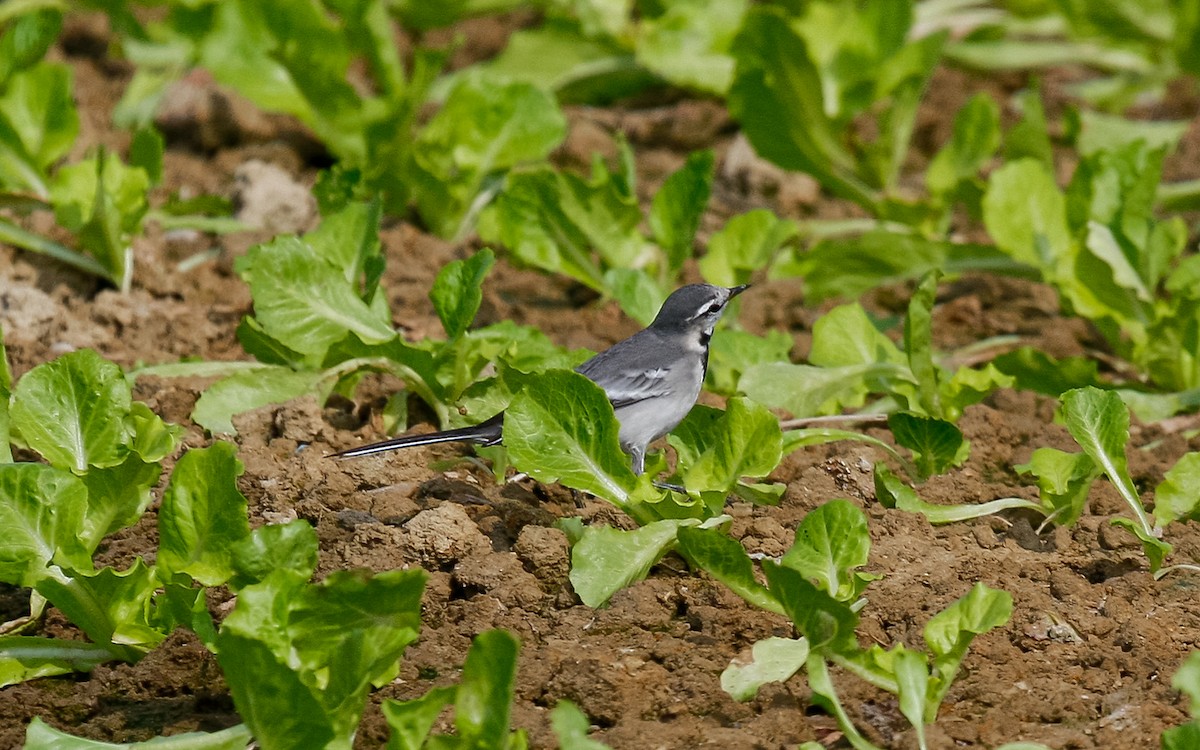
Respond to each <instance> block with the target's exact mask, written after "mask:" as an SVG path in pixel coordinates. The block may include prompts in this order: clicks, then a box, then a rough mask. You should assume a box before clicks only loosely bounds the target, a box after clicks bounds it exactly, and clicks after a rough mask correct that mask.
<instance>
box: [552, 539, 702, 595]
mask: <svg viewBox="0 0 1200 750" xmlns="http://www.w3.org/2000/svg"><path fill="white" fill-rule="evenodd" d="M697 523H698V522H697V521H695V520H691V519H684V520H675V519H667V520H663V521H655V522H653V523H649V524H646V525H644V526H642V527H641V528H638V529H634V530H632V531H623V530H621V529H613V528H610V527H608V526H589V527H587V528H585V529H584V530H583V537H582V538H581V539H580V540H579V541H578V542H576V543H575V546H574V547H572V548H571V576H570V577H571V586H572V587H573V588H574V589H575V593H576V594H578V595H579V598H580V599H582V600H583V603H584V604H586V605H588V606H589V607H599V606H601V605H603V604H604V603H605V602H607V601H608V600H609V599H610V598H611V597H612V595H613V594H615V593H617V592H618V591H620V590H621V589H623V588H625V587H626V586H628V585H630V584H631V583H635V582H637V581H640V580H642V579H643V578H645V577H646V574H647V573H649V572H650V568H651V567H652V566H653V565H654V564H655V563H656V562H658V560H659V559H660V558H661V557H662V556H663V555H664V554H666V553H667V552H668V551H669V550H670V549H671V547H673V546H674V544H675V538H676V536H677V535H678V533H679V530H680V528H682V527H684V526H693V525H696V524H697Z"/></svg>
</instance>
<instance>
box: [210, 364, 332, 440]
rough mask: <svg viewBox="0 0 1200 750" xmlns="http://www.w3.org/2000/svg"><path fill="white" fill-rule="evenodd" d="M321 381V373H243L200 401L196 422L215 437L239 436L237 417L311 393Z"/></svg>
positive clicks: (221, 383)
mask: <svg viewBox="0 0 1200 750" xmlns="http://www.w3.org/2000/svg"><path fill="white" fill-rule="evenodd" d="M321 377H322V373H320V372H313V371H300V372H297V371H295V370H293V369H291V368H290V367H282V366H266V365H264V366H261V367H258V368H256V369H254V370H247V371H245V372H239V373H236V374H234V375H230V376H229V377H227V378H225V379H223V380H219V381H217V382H216V383H213V384H212V385H211V386H209V387H208V388H206V389H205V391H204V393H202V394H200V398H199V399H197V401H196V406H195V408H194V409H193V410H192V419H193V420H194V421H195V422H196V424H198V425H200V426H201V427H203V428H204V429H206V430H208V431H209V432H212V433H214V434H228V435H236V434H237V430H236V429H234V426H233V417H234V415H236V414H241V413H242V412H246V411H250V410H251V409H257V408H258V407H260V406H267V405H268V404H280V403H284V402H285V401H290V400H292V399H293V398H298V397H299V396H303V395H304V394H306V393H310V392H312V391H313V390H314V389H315V388H316V385H317V382H318V381H319V380H320V379H321Z"/></svg>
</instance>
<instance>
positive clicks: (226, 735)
mask: <svg viewBox="0 0 1200 750" xmlns="http://www.w3.org/2000/svg"><path fill="white" fill-rule="evenodd" d="M253 741H254V737H252V736H251V735H250V730H249V729H248V728H246V725H244V724H238V725H237V726H233V727H230V728H229V729H222V730H221V731H220V732H211V733H209V732H187V733H185V734H175V735H171V736H170V737H155V738H154V739H152V740H146V741H145V742H130V743H126V744H122V745H117V744H113V743H111V742H98V741H96V740H88V739H84V738H82V737H74V736H72V735H69V734H67V733H66V732H60V731H59V730H57V729H55V728H54V727H52V726H50V725H49V724H46V723H45V722H44V721H42V720H41V719H39V718H37V717H34V719H33V721H31V722H29V727H28V729H26V731H25V750H143V748H149V749H152V750H245V748H247V747H249V746H250V745H252V744H253Z"/></svg>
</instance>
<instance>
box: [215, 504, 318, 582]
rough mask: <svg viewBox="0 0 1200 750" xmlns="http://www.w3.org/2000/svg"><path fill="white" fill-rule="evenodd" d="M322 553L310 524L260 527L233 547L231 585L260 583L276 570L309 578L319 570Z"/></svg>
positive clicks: (306, 522)
mask: <svg viewBox="0 0 1200 750" xmlns="http://www.w3.org/2000/svg"><path fill="white" fill-rule="evenodd" d="M318 551H319V550H318V543H317V533H316V532H315V531H314V530H313V528H312V526H310V525H309V523H308V521H304V520H297V521H292V522H290V523H285V524H270V525H268V526H259V527H258V528H257V529H254V530H253V531H251V532H250V534H249V536H246V537H243V538H242V539H240V540H239V541H237V542H235V543H234V544H233V547H232V548H231V550H230V552H231V563H232V566H233V570H234V576H233V578H231V579H230V581H229V585H230V586H231V587H233V588H234V589H240V588H244V587H246V586H249V585H250V584H253V583H260V582H262V581H264V580H266V578H267V576H269V575H270V574H271V572H272V571H275V570H287V571H290V572H292V573H295V574H297V576H299V577H304V578H309V577H311V576H312V574H313V571H315V570H316V569H317V555H318Z"/></svg>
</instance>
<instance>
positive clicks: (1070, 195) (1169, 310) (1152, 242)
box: [983, 141, 1200, 412]
mask: <svg viewBox="0 0 1200 750" xmlns="http://www.w3.org/2000/svg"><path fill="white" fill-rule="evenodd" d="M1164 156H1165V150H1164V149H1162V148H1157V149H1156V148H1150V147H1148V146H1147V145H1146V144H1145V142H1143V141H1135V142H1133V143H1131V144H1128V145H1124V146H1118V147H1115V148H1112V149H1108V150H1101V151H1096V152H1094V153H1092V154H1091V155H1089V156H1086V157H1085V158H1084V159H1083V160H1082V161H1081V162H1080V164H1079V166H1078V167H1077V169H1076V170H1075V174H1074V176H1073V178H1072V179H1071V182H1070V185H1069V186H1068V187H1067V189H1066V191H1065V192H1064V191H1063V190H1060V189H1059V188H1058V186H1057V185H1056V184H1055V182H1054V178H1053V175H1052V174H1051V173H1050V172H1049V171H1048V169H1047V168H1046V166H1045V165H1043V164H1042V163H1040V162H1038V161H1035V160H1032V159H1019V160H1017V161H1013V162H1009V163H1008V164H1005V165H1004V166H1003V167H1002V168H1000V169H999V170H997V171H996V172H994V173H993V174H992V176H991V178H990V180H989V183H988V189H987V193H986V195H985V196H984V200H983V209H984V210H983V217H984V223H985V225H986V227H987V230H988V233H989V234H991V236H992V238H993V239H994V240H995V241H996V245H997V247H999V248H1000V250H1002V251H1003V252H1005V253H1007V254H1008V255H1010V256H1011V257H1013V258H1014V259H1015V260H1018V261H1019V262H1021V263H1024V264H1026V265H1029V266H1031V267H1033V268H1036V269H1038V271H1039V273H1040V275H1041V277H1042V278H1043V279H1044V280H1045V281H1046V282H1047V283H1049V284H1050V285H1052V286H1054V287H1055V289H1057V290H1058V292H1059V294H1060V295H1061V297H1062V300H1063V305H1064V307H1066V308H1067V309H1068V310H1069V311H1070V312H1073V313H1074V314H1076V315H1080V316H1082V317H1085V318H1087V319H1088V320H1090V321H1092V322H1093V323H1094V324H1095V326H1096V327H1097V328H1098V329H1099V330H1100V332H1101V333H1102V334H1103V335H1104V336H1105V338H1106V339H1107V340H1108V342H1109V344H1110V346H1112V348H1113V349H1114V351H1116V352H1117V353H1118V354H1119V355H1120V356H1122V357H1124V358H1126V359H1127V360H1128V361H1130V362H1132V363H1133V364H1134V365H1135V366H1136V367H1137V368H1138V369H1139V370H1140V371H1142V372H1143V373H1144V374H1145V375H1146V376H1147V377H1148V378H1149V380H1150V381H1151V383H1152V384H1153V385H1154V386H1155V387H1156V388H1158V389H1160V390H1165V391H1176V392H1179V391H1190V390H1194V389H1196V388H1198V387H1200V368H1198V367H1197V364H1196V362H1195V361H1194V360H1195V357H1194V355H1193V349H1194V347H1190V346H1189V345H1188V344H1187V343H1186V342H1187V341H1190V340H1191V339H1192V338H1194V335H1195V330H1196V328H1197V326H1198V325H1200V324H1198V322H1197V320H1198V318H1197V311H1198V310H1200V305H1198V304H1197V299H1196V294H1195V289H1196V284H1194V283H1192V281H1193V278H1194V276H1195V274H1196V268H1197V267H1198V266H1197V264H1196V262H1195V258H1189V257H1184V256H1183V254H1182V253H1183V249H1184V246H1185V245H1186V241H1187V228H1186V226H1185V224H1184V222H1183V220H1182V218H1179V217H1174V218H1171V219H1167V220H1161V219H1159V218H1158V217H1157V216H1155V212H1154V200H1155V189H1156V187H1157V185H1158V182H1159V178H1160V176H1161V172H1162V164H1163V159H1164ZM1164 408H1166V409H1178V408H1182V406H1181V405H1180V404H1178V403H1177V404H1175V405H1166V406H1159V407H1158V411H1159V412H1161V411H1162V410H1163V409H1164Z"/></svg>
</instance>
